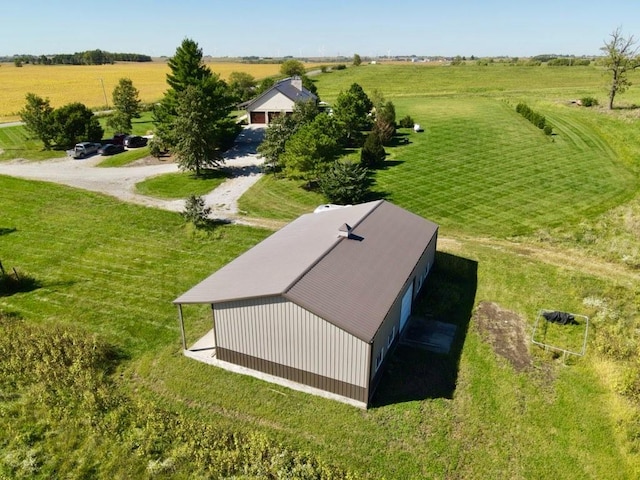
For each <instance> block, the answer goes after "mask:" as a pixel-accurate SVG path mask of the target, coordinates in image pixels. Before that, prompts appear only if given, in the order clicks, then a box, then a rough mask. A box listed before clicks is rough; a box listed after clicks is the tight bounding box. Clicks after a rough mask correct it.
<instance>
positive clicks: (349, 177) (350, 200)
mask: <svg viewBox="0 0 640 480" xmlns="http://www.w3.org/2000/svg"><path fill="white" fill-rule="evenodd" d="M370 184H371V181H370V179H369V172H368V170H367V169H366V168H365V167H363V166H361V165H358V164H357V163H354V162H341V161H339V160H338V161H336V162H335V163H334V164H333V166H332V167H331V168H330V169H329V170H327V172H325V173H324V174H323V175H322V176H321V177H320V188H321V190H322V193H323V194H324V196H325V197H326V199H327V201H328V202H329V203H338V204H343V205H344V204H354V203H361V202H363V201H365V200H366V198H367V196H368V195H369V187H370Z"/></svg>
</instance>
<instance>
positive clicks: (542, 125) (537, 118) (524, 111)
mask: <svg viewBox="0 0 640 480" xmlns="http://www.w3.org/2000/svg"><path fill="white" fill-rule="evenodd" d="M516 112H518V113H519V114H520V115H522V116H523V117H524V118H526V119H527V120H529V121H530V122H531V123H533V124H534V125H535V126H536V127H538V128H539V129H540V130H543V131H544V133H545V134H547V135H551V133H552V129H551V126H550V125H547V119H546V118H545V117H544V115H540V114H539V113H536V112H534V111H533V110H531V108H529V106H528V105H527V104H525V103H518V104H517V105H516ZM547 127H548V128H547Z"/></svg>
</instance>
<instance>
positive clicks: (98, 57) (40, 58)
mask: <svg viewBox="0 0 640 480" xmlns="http://www.w3.org/2000/svg"><path fill="white" fill-rule="evenodd" d="M151 61H152V58H151V57H150V56H149V55H143V54H141V53H111V52H105V51H103V50H100V49H96V50H86V51H84V52H76V53H59V54H55V55H13V56H11V57H0V62H13V63H14V64H15V65H22V64H28V63H30V64H32V65H105V64H113V63H115V62H151Z"/></svg>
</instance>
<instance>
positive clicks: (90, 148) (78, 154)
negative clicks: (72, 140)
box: [67, 142, 101, 158]
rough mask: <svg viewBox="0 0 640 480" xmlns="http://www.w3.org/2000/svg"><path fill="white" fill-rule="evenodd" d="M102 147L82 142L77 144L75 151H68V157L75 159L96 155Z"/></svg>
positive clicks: (97, 144)
mask: <svg viewBox="0 0 640 480" xmlns="http://www.w3.org/2000/svg"><path fill="white" fill-rule="evenodd" d="M100 147H101V145H100V144H99V143H93V142H80V143H76V146H75V147H73V150H68V151H67V155H69V156H71V157H73V158H85V157H88V156H89V155H92V154H94V153H96V152H97V151H98V150H99V148H100Z"/></svg>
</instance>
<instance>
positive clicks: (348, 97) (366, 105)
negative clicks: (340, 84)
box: [333, 83, 373, 144]
mask: <svg viewBox="0 0 640 480" xmlns="http://www.w3.org/2000/svg"><path fill="white" fill-rule="evenodd" d="M372 107H373V103H372V102H371V100H370V99H369V97H368V96H367V94H366V93H365V92H364V90H363V89H362V87H361V86H360V85H358V84H357V83H354V84H352V85H351V87H349V90H347V91H346V92H340V93H339V94H338V97H337V98H336V101H335V102H334V104H333V115H334V117H335V119H336V120H337V121H338V123H339V124H340V126H341V128H342V129H343V131H344V137H345V139H346V140H347V142H348V143H351V144H354V143H356V142H357V141H358V140H359V139H360V137H361V134H360V132H361V131H362V130H366V129H368V128H370V127H371V118H370V116H369V114H370V113H371V109H372Z"/></svg>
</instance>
